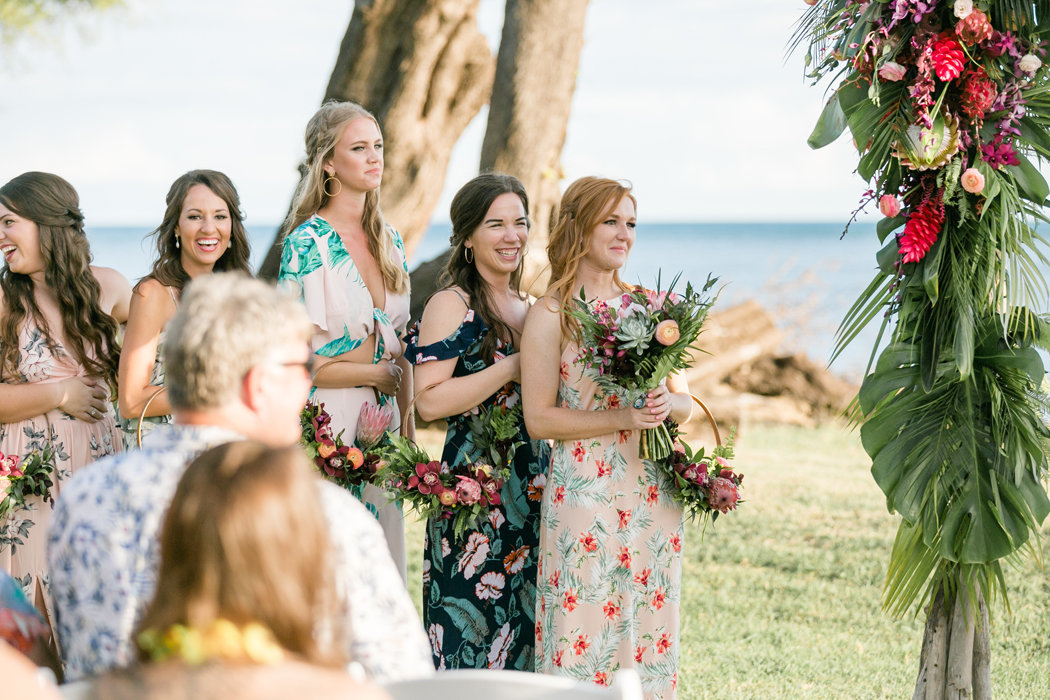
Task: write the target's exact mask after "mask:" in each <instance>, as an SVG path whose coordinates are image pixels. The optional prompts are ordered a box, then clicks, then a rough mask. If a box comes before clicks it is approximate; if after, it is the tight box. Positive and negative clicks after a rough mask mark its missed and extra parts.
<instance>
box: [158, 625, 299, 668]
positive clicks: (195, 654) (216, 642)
mask: <svg viewBox="0 0 1050 700" xmlns="http://www.w3.org/2000/svg"><path fill="white" fill-rule="evenodd" d="M138 643H139V647H140V648H141V649H142V650H143V651H145V652H146V653H148V654H149V656H150V659H152V660H153V661H167V660H170V659H179V660H181V661H183V662H185V663H187V664H190V665H193V666H195V665H199V664H203V663H205V662H207V661H211V660H213V659H223V660H226V661H241V662H250V663H256V664H276V663H279V662H281V661H282V660H283V659H284V653H285V652H284V649H282V648H281V645H280V644H278V643H277V640H276V638H275V637H274V636H273V632H271V631H270V630H269V629H267V628H266V627H265V626H264V625H261V624H259V623H258V622H249V623H248V624H246V625H244V627H238V626H237V625H235V624H234V623H232V622H230V621H229V620H226V619H223V618H219V619H217V620H215V621H213V622H212V623H211V624H210V625H208V626H207V627H205V628H204V629H198V628H196V627H187V626H186V625H172V626H171V627H169V628H168V629H166V630H164V631H158V630H155V629H148V630H144V631H143V632H142V633H141V634H139V636H138Z"/></svg>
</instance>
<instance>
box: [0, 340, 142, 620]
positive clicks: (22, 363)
mask: <svg viewBox="0 0 1050 700" xmlns="http://www.w3.org/2000/svg"><path fill="white" fill-rule="evenodd" d="M18 341H19V356H18V374H17V376H15V377H5V378H4V380H3V381H4V382H5V383H8V384H26V383H31V384H38V383H39V384H49V383H53V382H59V381H62V380H64V379H69V378H70V377H76V376H82V375H84V374H85V372H84V368H83V367H81V366H80V364H78V363H77V361H76V360H75V359H74V358H73V357H72V356H70V355H69V354H67V353H65V352H64V351H63V350H62V348H61V347H59V348H57V350H56V351H54V352H53V351H52V350H51V348H49V347H48V344H47V340H46V338H45V337H44V334H43V333H42V332H41V331H40V329H38V328H37V327H36V326H35V325H34V324H32V323H29V322H27V323H26V324H24V325H23V327H22V330H21V332H20V333H19V337H18ZM46 443H49V444H50V445H51V448H52V449H53V451H54V457H55V465H54V466H55V473H54V475H53V476H52V482H53V484H54V486H53V487H52V489H51V495H52V497H57V496H58V494H59V493H60V492H61V490H62V482H63V481H65V480H66V479H68V478H69V477H70V476H72V475H73V473H74V472H75V471H77V470H78V469H80V468H81V467H83V466H85V465H87V464H90V463H92V462H94V461H96V460H98V459H100V458H102V457H104V456H106V455H110V454H113V453H115V452H120V451H122V449H123V442H122V440H121V433H120V429H119V428H118V427H117V422H116V415H115V413H114V410H113V405H112V403H111V402H107V403H106V413H105V414H104V415H103V416H102V419H101V420H99V421H98V422H96V423H87V422H84V421H81V420H77V419H75V418H73V417H72V416H70V415H69V414H67V413H64V412H62V411H59V410H57V409H56V410H53V411H48V412H47V413H45V414H43V415H40V416H34V417H33V418H29V419H26V420H21V421H16V422H13V423H0V452H2V453H4V454H5V455H12V454H14V455H18V456H19V457H21V458H24V457H25V456H26V455H28V454H29V453H31V452H33V451H39V450H41V448H43V447H44V445H45V444H46ZM51 508H52V506H51V503H49V502H48V501H46V500H44V499H42V498H40V497H38V496H31V497H29V498H28V499H26V505H25V508H22V509H19V510H17V511H13V512H11V513H10V514H9V516H8V517H7V518H6V519H5V520H4V522H2V523H0V570H3V571H5V572H7V573H8V574H10V575H11V576H12V577H13V578H14V579H15V580H16V581H17V582H18V583H19V584H20V585H21V586H22V589H23V591H25V593H26V597H27V598H29V600H30V601H31V602H32V603H33V604H34V605H35V606H36V607H37V608H38V609H39V610H41V611H45V612H47V614H48V617H49V619H51V620H53V619H54V618H53V617H52V614H53V613H52V609H51V601H50V593H49V581H50V579H49V577H48V575H47V561H46V558H45V554H46V548H47V530H48V526H49V524H50V522H51Z"/></svg>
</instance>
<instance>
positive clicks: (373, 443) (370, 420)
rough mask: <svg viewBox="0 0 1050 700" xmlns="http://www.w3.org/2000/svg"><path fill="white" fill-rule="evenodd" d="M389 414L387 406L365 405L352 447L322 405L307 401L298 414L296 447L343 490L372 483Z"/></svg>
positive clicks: (379, 462)
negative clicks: (345, 441)
mask: <svg viewBox="0 0 1050 700" xmlns="http://www.w3.org/2000/svg"><path fill="white" fill-rule="evenodd" d="M392 415H393V414H392V411H391V410H390V409H389V408H388V407H385V406H376V405H375V404H372V403H366V404H365V405H364V406H363V407H362V409H361V414H360V417H359V418H358V426H357V438H356V439H355V441H354V444H353V445H347V444H345V443H344V442H343V432H344V431H343V430H340V431H339V432H338V433H336V432H334V429H333V428H332V416H331V415H329V413H328V411H326V410H325V407H324V403H313V402H308V403H307V404H306V406H304V407H303V410H302V413H301V414H300V415H299V422H300V425H301V427H302V437H301V438H300V440H299V444H301V445H302V446H303V449H305V450H306V454H307V455H308V456H309V457H310V458H311V459H313V461H314V464H315V465H316V466H317V470H318V471H319V472H321V474H322V475H323V476H324V477H325V478H327V479H329V480H330V481H333V482H335V483H336V484H339V485H340V486H343V487H345V488H349V487H354V486H360V485H361V484H366V483H371V481H372V479H373V477H374V476H375V473H376V471H377V470H378V469H379V468H380V467H381V466H382V457H381V452H382V449H381V446H382V445H381V443H382V442H383V438H384V435H385V432H386V429H387V428H388V427H389V425H390V422H391V420H392Z"/></svg>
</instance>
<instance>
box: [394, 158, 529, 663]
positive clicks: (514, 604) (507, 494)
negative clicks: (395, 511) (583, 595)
mask: <svg viewBox="0 0 1050 700" xmlns="http://www.w3.org/2000/svg"><path fill="white" fill-rule="evenodd" d="M451 216H452V238H451V240H450V244H451V246H452V255H451V256H450V257H449V261H448V267H447V269H446V274H445V279H444V282H445V284H446V285H447V286H445V288H444V289H442V290H440V291H438V292H436V293H435V294H434V295H433V296H432V297H431V298H430V300H429V301H428V302H427V305H426V308H425V309H424V310H423V318H422V319H421V320H420V322H419V326H418V331H417V332H413V333H410V334H409V340H408V348H409V349H408V352H407V355H408V358H409V360H411V361H412V362H413V363H414V364H415V365H416V367H415V384H416V386H420V387H425V388H424V389H423V390H422V391H421V392H420V393H419V394H418V395H417V397H416V408H417V409H418V410H419V415H420V416H421V417H422V418H423V419H425V420H437V419H446V420H447V421H448V432H447V433H446V435H445V449H444V452H443V453H442V455H441V459H442V461H444V462H447V463H448V464H450V465H457V464H463V463H465V462H473V461H478V460H484V459H485V455H484V454H482V453H481V450H479V449H478V448H477V447H475V444H476V441H475V439H474V437H473V434H472V432H471V417H472V415H473V414H475V413H477V411H478V408H479V407H489V406H492V405H502V406H506V407H508V408H509V407H513V406H515V405H516V404H518V403H520V401H521V399H520V391H521V387H520V384H519V382H520V381H521V372H520V367H521V362H520V355H519V354H518V353H517V348H518V346H519V343H520V341H521V328H522V325H523V324H524V323H525V313H526V311H527V310H528V308H529V300H528V298H527V296H526V295H525V294H523V293H522V292H521V289H520V280H521V271H522V265H523V263H524V258H525V248H526V245H527V243H528V236H529V199H528V196H527V195H526V194H525V188H524V187H523V186H522V184H521V182H519V181H518V179H517V178H515V177H512V176H510V175H499V174H485V175H480V176H478V177H476V178H474V179H473V180H471V181H470V182H468V183H467V184H466V185H464V186H463V187H462V188H461V189H460V190H459V192H457V193H456V196H455V197H454V198H453V200H452V208H451ZM518 431H519V434H520V437H521V439H522V440H523V441H524V444H522V445H521V446H520V447H519V448H518V450H517V451H516V452H515V455H514V460H513V463H512V464H510V465H507V466H509V467H510V469H511V475H510V477H509V478H508V479H506V480H505V481H504V483H503V489H502V491H501V493H500V501H501V503H500V505H498V506H495V507H493V509H492V510H491V512H490V515H489V518H488V519H487V520H482V521H481V522H480V523H478V525H477V526H476V527H474V528H472V529H470V530H468V531H466V532H464V533H462V535H460V536H459V537H455V536H454V533H453V531H452V526H451V521H450V520H441V519H435V518H431V519H430V520H429V521H428V522H427V543H426V547H425V549H424V554H423V621H424V625H426V627H427V628H428V632H429V635H430V643H431V648H432V652H433V655H434V665H435V666H436V667H437V668H439V669H443V668H508V669H516V670H519V671H529V670H532V668H533V651H532V646H533V629H534V626H535V610H534V607H535V600H536V586H535V582H536V555H537V551H538V549H539V547H538V545H539V520H540V499H541V497H542V495H543V487H544V484H545V483H546V471H547V464H548V462H549V457H550V450H549V448H548V447H547V444H546V443H543V442H540V441H533V440H530V439H529V436H528V434H527V433H526V432H525V425H524V422H521V423H519V425H518ZM450 600H454V601H455V605H451V604H449V602H448V601H450ZM464 611H466V614H464ZM480 630H484V631H483V632H482V631H480Z"/></svg>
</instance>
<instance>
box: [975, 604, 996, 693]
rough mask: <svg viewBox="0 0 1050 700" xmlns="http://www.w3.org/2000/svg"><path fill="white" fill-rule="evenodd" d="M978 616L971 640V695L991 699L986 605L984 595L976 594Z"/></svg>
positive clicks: (990, 666)
mask: <svg viewBox="0 0 1050 700" xmlns="http://www.w3.org/2000/svg"><path fill="white" fill-rule="evenodd" d="M977 602H978V606H979V610H980V617H979V618H978V620H977V630H976V631H975V632H974V640H973V697H974V699H975V700H992V649H991V644H990V640H989V638H988V635H989V629H988V605H987V604H986V603H985V601H984V596H978V597H977Z"/></svg>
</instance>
